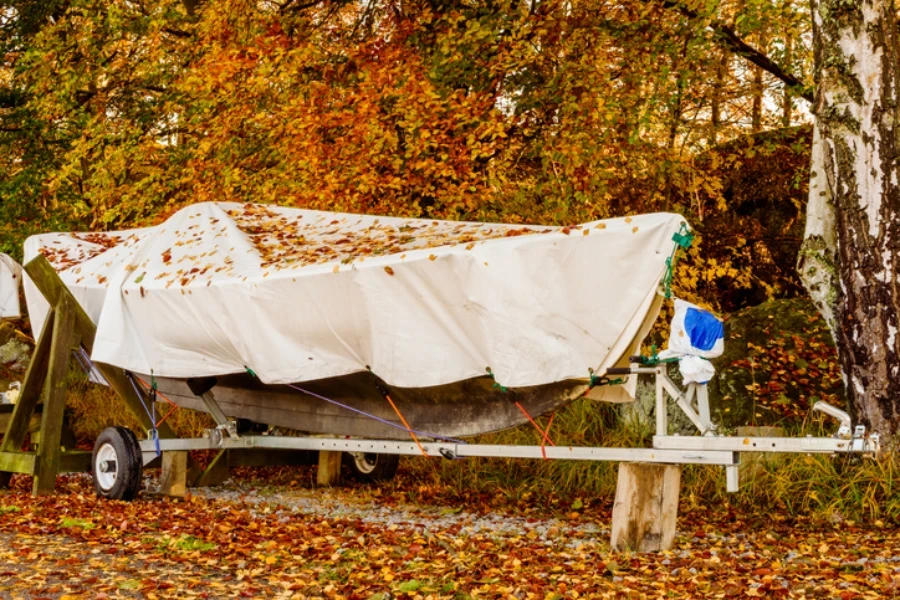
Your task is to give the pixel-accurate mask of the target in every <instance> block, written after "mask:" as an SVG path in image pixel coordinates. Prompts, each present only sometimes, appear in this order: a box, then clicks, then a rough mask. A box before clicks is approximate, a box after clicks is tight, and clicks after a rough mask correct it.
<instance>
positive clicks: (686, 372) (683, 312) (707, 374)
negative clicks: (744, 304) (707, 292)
mask: <svg viewBox="0 0 900 600" xmlns="http://www.w3.org/2000/svg"><path fill="white" fill-rule="evenodd" d="M724 351H725V328H724V327H723V325H722V321H721V320H719V319H718V318H716V316H715V315H713V314H712V313H711V312H709V311H708V310H704V309H702V308H700V307H699V306H695V305H693V304H691V303H690V302H685V301H684V300H678V299H676V300H675V316H674V317H672V325H671V327H670V328H669V347H668V348H667V349H666V350H663V351H662V352H660V353H659V357H660V358H672V357H677V358H678V359H680V360H679V365H678V366H679V369H680V371H681V375H682V376H683V377H684V383H686V384H687V383H694V382H696V383H706V382H707V381H709V380H710V379H712V377H713V375H715V373H716V370H715V368H714V367H713V366H712V363H710V362H709V360H707V359H709V358H715V357H717V356H721V355H722V352H724Z"/></svg>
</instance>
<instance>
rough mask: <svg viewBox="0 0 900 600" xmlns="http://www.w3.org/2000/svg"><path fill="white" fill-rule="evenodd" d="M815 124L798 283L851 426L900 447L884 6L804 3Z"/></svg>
mask: <svg viewBox="0 0 900 600" xmlns="http://www.w3.org/2000/svg"><path fill="white" fill-rule="evenodd" d="M811 5H812V15H813V44H814V51H815V64H816V84H817V87H816V98H815V105H814V114H815V116H816V123H815V135H814V141H813V156H812V162H813V165H812V175H811V181H810V198H809V207H808V214H807V224H806V239H805V241H804V246H803V249H802V250H801V255H800V264H799V268H800V274H801V277H802V278H803V280H804V283H805V284H806V286H807V289H808V290H809V292H810V295H811V296H812V298H813V300H814V301H815V302H816V304H817V305H818V306H819V309H820V310H821V311H822V314H823V315H824V316H825V318H826V320H827V321H828V322H829V325H830V326H831V329H832V333H833V334H834V337H835V341H836V343H837V346H838V350H839V353H840V360H841V368H842V370H843V374H844V382H845V385H846V387H847V395H848V398H849V400H850V406H851V409H852V411H853V412H854V414H855V417H856V418H857V419H858V420H859V421H861V422H862V423H863V424H865V425H866V426H867V427H868V428H869V429H870V431H877V432H879V433H881V434H882V435H886V436H888V437H889V438H892V441H893V443H894V444H895V445H896V444H897V443H900V332H898V330H900V323H898V320H900V187H898V176H900V141H898V140H900V95H898V77H900V49H898V32H897V26H898V23H897V16H896V13H895V7H894V3H893V2H892V1H891V0H811Z"/></svg>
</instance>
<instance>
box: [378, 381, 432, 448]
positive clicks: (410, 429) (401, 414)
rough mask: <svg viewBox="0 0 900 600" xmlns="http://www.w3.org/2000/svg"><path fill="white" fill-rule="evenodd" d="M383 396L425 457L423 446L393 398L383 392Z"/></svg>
mask: <svg viewBox="0 0 900 600" xmlns="http://www.w3.org/2000/svg"><path fill="white" fill-rule="evenodd" d="M384 397H385V398H387V401H388V402H390V403H391V408H393V409H394V412H395V413H397V416H398V417H400V422H401V423H403V426H404V427H406V430H407V431H408V432H409V435H410V436H412V439H413V441H414V442H415V443H416V446H418V447H419V452H421V453H422V456H425V457H427V456H428V453H427V452H425V448H423V447H422V444H420V443H419V438H417V437H416V434H415V432H414V431H413V430H412V427H410V426H409V423H407V422H406V419H405V418H404V417H403V413H401V412H400V409H399V408H397V405H396V404H394V401H393V400H391V396H390V395H389V394H384Z"/></svg>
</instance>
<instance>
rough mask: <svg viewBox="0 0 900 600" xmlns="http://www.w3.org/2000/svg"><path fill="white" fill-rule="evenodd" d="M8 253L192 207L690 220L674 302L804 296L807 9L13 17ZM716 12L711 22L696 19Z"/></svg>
mask: <svg viewBox="0 0 900 600" xmlns="http://www.w3.org/2000/svg"><path fill="white" fill-rule="evenodd" d="M5 4H6V9H5V11H4V15H3V20H2V22H0V25H2V33H3V36H2V44H3V47H2V50H0V52H2V57H3V64H2V67H0V147H2V149H3V152H0V250H2V251H5V252H7V253H10V254H12V255H13V256H14V257H20V256H21V255H20V252H21V247H22V242H23V240H24V238H25V237H26V236H28V235H30V234H33V233H37V232H44V231H48V230H86V229H93V230H106V229H120V228H126V227H134V226H141V225H147V224H151V223H155V222H159V221H160V220H162V219H163V218H165V217H166V216H167V215H168V214H171V213H172V212H173V211H175V210H177V209H178V208H180V207H182V206H184V205H186V204H190V203H193V202H201V201H206V200H229V201H238V202H272V203H279V204H285V205H292V206H299V207H304V208H316V209H326V210H337V211H350V212H364V213H369V214H391V215H402V216H416V217H434V218H445V219H465V220H490V221H504V222H529V223H542V224H573V223H577V222H584V221H588V220H592V219H598V218H605V217H612V216H624V215H627V214H634V213H647V212H654V211H673V212H679V213H682V214H684V215H685V216H686V217H687V218H688V220H689V221H690V223H691V224H692V225H693V226H694V227H695V228H696V229H697V231H698V232H699V234H700V237H699V240H698V241H699V243H698V244H696V245H695V248H694V250H693V251H692V256H691V260H689V261H684V262H682V263H681V266H680V267H679V268H680V271H679V273H678V277H676V285H677V286H678V290H677V291H678V293H679V294H680V295H681V296H683V297H687V298H690V299H693V300H697V301H700V302H702V303H704V304H706V305H708V306H711V307H712V308H714V309H717V310H723V311H727V312H731V311H734V310H737V309H740V308H744V307H747V306H752V305H755V304H759V303H760V302H762V301H764V300H767V299H772V298H778V297H792V296H796V295H798V294H799V293H800V292H801V289H802V288H801V286H800V284H799V280H798V278H797V277H796V274H795V263H796V256H797V250H798V248H799V246H800V243H801V241H802V228H803V220H804V219H803V216H804V210H805V203H806V194H807V187H808V180H809V166H808V165H809V162H810V161H809V145H810V139H811V131H810V129H809V127H808V126H806V125H805V123H806V122H807V121H808V112H807V110H806V108H805V106H806V101H805V100H803V99H802V96H803V95H807V96H808V95H809V93H810V92H809V89H808V88H806V87H804V86H803V85H802V83H798V84H796V85H792V86H786V85H783V83H782V82H781V81H780V80H778V79H776V78H775V77H774V76H772V75H771V74H769V73H766V72H764V71H763V70H762V69H761V68H759V67H757V66H755V65H754V64H752V63H750V62H748V61H747V60H745V58H743V57H742V56H740V55H738V54H736V53H735V52H734V48H733V47H729V46H728V45H727V44H726V43H723V33H722V32H723V29H724V30H725V31H727V32H730V33H731V34H732V35H733V36H735V37H739V38H740V39H741V40H743V41H744V42H746V43H751V44H752V45H753V47H754V48H756V49H757V50H759V51H760V52H761V53H763V54H765V55H768V57H770V58H771V60H772V61H773V63H775V64H777V65H779V68H780V69H782V70H783V71H785V72H787V73H791V74H792V75H791V76H792V77H793V78H794V82H795V83H796V82H797V81H799V82H802V80H803V79H804V77H805V76H807V74H808V73H809V72H810V70H811V68H812V65H811V62H812V56H811V50H810V43H811V40H810V35H811V34H810V30H809V27H810V19H809V15H808V10H809V8H808V6H807V5H806V4H805V3H800V2H796V1H795V0H778V1H776V2H770V1H766V2H759V1H756V0H749V1H748V0H736V1H735V0H727V1H724V2H720V3H717V4H709V5H706V4H703V3H696V2H694V3H687V4H685V5H679V6H680V8H679V9H678V10H674V9H673V8H672V7H671V6H668V5H667V4H666V3H665V2H655V1H650V0H614V1H607V0H577V1H571V2H570V1H565V2H564V1H538V0H532V1H520V0H510V1H499V2H494V1H488V2H456V1H444V0H430V1H428V0H417V1H411V2H409V1H384V0H370V1H362V2H320V1H309V0H304V1H295V0H282V1H281V2H274V1H273V2H269V1H251V0H226V1H223V2H216V3H201V2H198V1H196V0H143V1H125V0H118V1H112V2H110V1H92V0H52V1H49V2H22V1H19V2H7V3H5ZM694 4H696V6H694Z"/></svg>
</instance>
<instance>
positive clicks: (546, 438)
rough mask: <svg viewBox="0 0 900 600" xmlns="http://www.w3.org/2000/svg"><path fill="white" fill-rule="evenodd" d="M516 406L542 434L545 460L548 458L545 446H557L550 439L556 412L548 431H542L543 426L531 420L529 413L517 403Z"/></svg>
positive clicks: (548, 425)
mask: <svg viewBox="0 0 900 600" xmlns="http://www.w3.org/2000/svg"><path fill="white" fill-rule="evenodd" d="M516 406H518V407H519V410H521V411H522V414H523V415H525V418H527V419H528V421H529V422H530V423H531V424H532V425H534V428H535V429H537V430H538V433H540V434H541V455H543V457H544V459H546V458H547V451H546V450H545V449H544V446H545V444H550V445H551V446H556V444H554V443H553V440H551V439H550V426H551V425H553V417H554V416H556V412H553V413H550V420H549V421H547V429H546V430H545V429H541V426H540V425H538V424H537V422H536V421H535V420H534V419H532V418H531V415H529V414H528V411H527V410H525V407H524V406H522V405H521V404H519V403H518V402H516Z"/></svg>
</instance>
